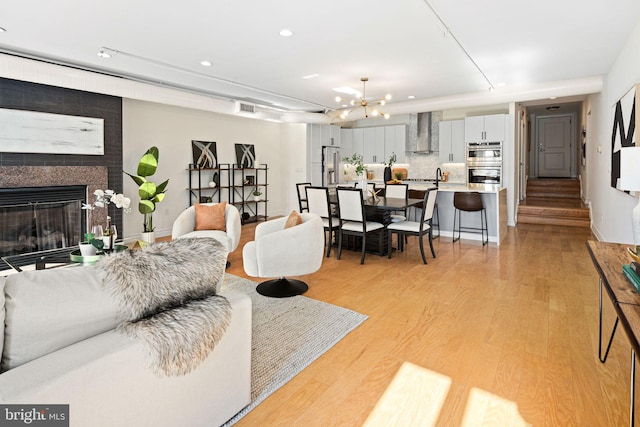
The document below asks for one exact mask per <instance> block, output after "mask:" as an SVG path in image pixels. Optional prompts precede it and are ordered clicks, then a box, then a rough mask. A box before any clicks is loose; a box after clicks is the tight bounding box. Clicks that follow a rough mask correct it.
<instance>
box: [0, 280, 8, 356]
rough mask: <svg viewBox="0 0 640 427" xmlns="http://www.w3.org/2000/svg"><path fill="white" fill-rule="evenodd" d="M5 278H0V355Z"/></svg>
mask: <svg viewBox="0 0 640 427" xmlns="http://www.w3.org/2000/svg"><path fill="white" fill-rule="evenodd" d="M6 280H7V279H6V277H4V276H2V277H0V355H2V347H3V346H4V283H5V281H6Z"/></svg>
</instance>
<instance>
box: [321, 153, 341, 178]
mask: <svg viewBox="0 0 640 427" xmlns="http://www.w3.org/2000/svg"><path fill="white" fill-rule="evenodd" d="M341 177H342V161H341V159H340V148H339V147H332V146H324V147H322V186H323V187H335V186H336V185H338V183H339V182H340V179H341Z"/></svg>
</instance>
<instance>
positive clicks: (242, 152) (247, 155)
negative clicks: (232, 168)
mask: <svg viewBox="0 0 640 427" xmlns="http://www.w3.org/2000/svg"><path fill="white" fill-rule="evenodd" d="M236 160H237V164H238V167H240V168H252V167H253V164H254V162H255V161H256V152H255V149H254V148H253V144H236Z"/></svg>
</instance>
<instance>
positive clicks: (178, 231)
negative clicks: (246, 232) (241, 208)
mask: <svg viewBox="0 0 640 427" xmlns="http://www.w3.org/2000/svg"><path fill="white" fill-rule="evenodd" d="M216 204H217V203H203V205H205V206H212V205H216ZM224 219H225V223H226V228H227V230H226V231H221V230H198V231H194V228H195V226H196V209H195V207H194V206H189V207H188V208H187V209H185V210H184V211H183V212H182V213H181V214H180V215H178V218H176V220H175V221H174V223H173V230H172V231H171V238H173V239H179V238H185V237H213V238H214V239H216V240H217V241H219V242H220V243H222V244H223V245H225V246H226V247H227V249H228V250H229V253H231V252H233V251H235V250H236V248H237V247H238V244H239V243H240V228H241V223H240V213H239V212H238V209H237V208H236V207H235V206H233V205H230V204H227V207H226V209H225V211H224Z"/></svg>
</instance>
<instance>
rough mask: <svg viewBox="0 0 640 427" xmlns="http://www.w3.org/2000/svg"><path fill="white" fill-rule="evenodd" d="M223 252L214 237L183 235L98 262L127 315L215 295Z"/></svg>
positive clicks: (140, 315) (223, 264) (132, 317)
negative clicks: (185, 236) (189, 236)
mask: <svg viewBox="0 0 640 427" xmlns="http://www.w3.org/2000/svg"><path fill="white" fill-rule="evenodd" d="M227 253H228V251H227V248H226V247H224V246H223V245H222V244H221V243H220V242H218V241H217V240H216V239H213V238H210V237H197V238H185V239H176V240H172V241H169V242H158V243H154V244H153V245H149V246H147V247H145V248H144V249H141V250H137V251H133V250H131V251H123V252H117V253H115V254H112V255H109V256H106V257H103V258H102V259H101V260H100V261H99V262H98V263H96V266H97V267H99V268H102V269H103V270H104V271H105V273H106V274H105V282H104V284H105V286H106V287H107V289H108V290H110V291H111V293H112V295H113V296H114V298H115V300H116V302H117V303H118V305H119V307H120V309H121V311H122V312H123V314H124V316H125V318H126V319H128V320H137V319H140V318H143V317H148V316H150V315H152V314H154V313H157V312H160V311H163V310H165V309H167V308H171V307H176V306H179V305H182V304H184V303H185V302H187V301H189V300H192V299H197V298H202V297H205V296H209V295H214V294H215V293H216V292H215V287H216V284H217V283H218V280H219V279H220V278H221V277H222V275H223V274H224V270H225V267H226V263H227Z"/></svg>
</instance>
